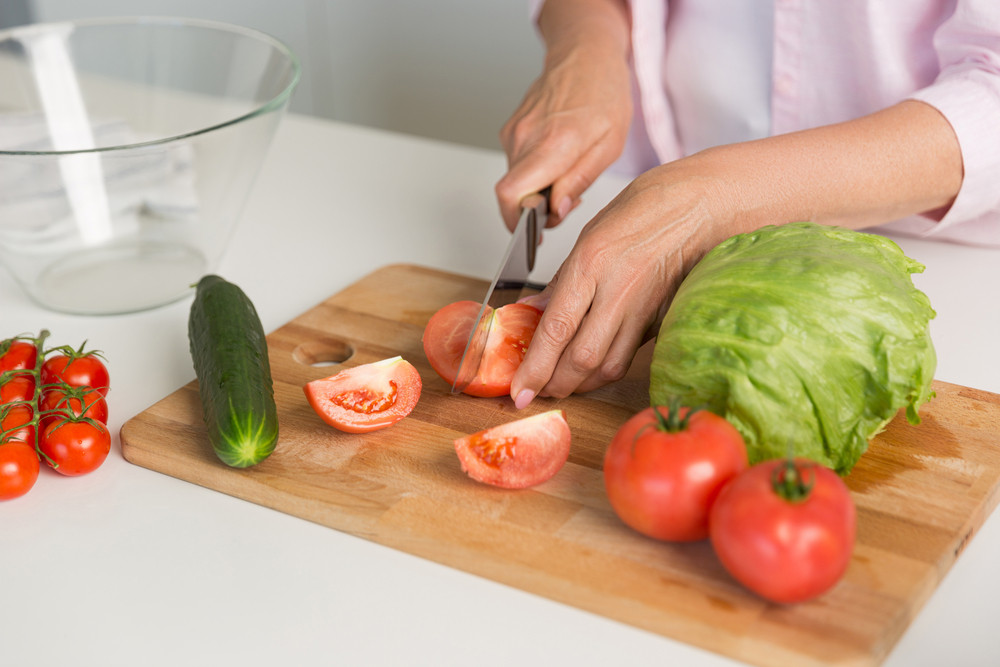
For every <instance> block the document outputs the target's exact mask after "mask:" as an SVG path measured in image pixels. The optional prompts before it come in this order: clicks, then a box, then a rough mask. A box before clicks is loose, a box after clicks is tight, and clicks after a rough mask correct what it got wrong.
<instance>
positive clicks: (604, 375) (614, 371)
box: [599, 359, 629, 382]
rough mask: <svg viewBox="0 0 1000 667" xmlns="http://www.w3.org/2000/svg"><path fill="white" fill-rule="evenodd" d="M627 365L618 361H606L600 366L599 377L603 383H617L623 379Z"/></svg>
mask: <svg viewBox="0 0 1000 667" xmlns="http://www.w3.org/2000/svg"><path fill="white" fill-rule="evenodd" d="M628 368H629V365H628V364H627V363H625V362H624V361H620V360H615V359H612V360H608V361H605V363H604V364H603V365H602V366H601V368H600V372H599V377H600V379H601V380H602V381H604V382H617V381H618V380H621V379H622V378H623V377H625V374H626V373H627V372H628Z"/></svg>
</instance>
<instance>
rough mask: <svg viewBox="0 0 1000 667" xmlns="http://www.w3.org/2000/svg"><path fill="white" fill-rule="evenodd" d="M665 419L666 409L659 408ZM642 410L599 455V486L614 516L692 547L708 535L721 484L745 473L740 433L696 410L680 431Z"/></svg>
mask: <svg viewBox="0 0 1000 667" xmlns="http://www.w3.org/2000/svg"><path fill="white" fill-rule="evenodd" d="M656 409H658V410H659V411H660V414H661V415H663V419H664V420H666V419H667V418H668V416H669V410H668V408H666V407H662V406H661V407H658V408H656ZM653 410H654V408H652V407H649V408H646V409H644V410H642V411H640V412H639V413H637V414H636V415H634V416H633V417H631V418H630V419H629V420H628V421H626V422H625V423H624V424H623V425H622V426H621V428H620V429H619V430H618V432H617V433H616V434H615V436H614V438H613V439H612V441H611V444H610V445H609V446H608V449H607V452H606V453H605V457H604V486H605V489H606V490H607V494H608V500H609V501H610V502H611V506H612V508H613V509H614V511H615V513H616V514H617V515H618V516H619V518H620V519H621V520H622V521H623V522H624V523H625V524H626V525H628V526H629V527H631V528H632V529H634V530H636V531H638V532H640V533H642V534H644V535H647V536H649V537H652V538H655V539H658V540H669V541H675V542H691V541H695V540H702V539H705V538H706V537H708V517H709V510H710V509H711V506H712V503H713V501H714V500H715V498H716V496H717V495H718V493H719V491H720V490H721V489H722V487H723V485H724V484H725V483H726V482H728V481H729V480H730V479H732V478H733V477H734V476H735V475H736V474H738V473H739V472H741V471H743V470H744V469H746V467H747V465H748V463H747V452H746V446H745V445H744V443H743V437H742V436H741V435H740V433H739V431H737V430H736V428H735V427H734V426H733V425H732V424H730V423H729V422H728V421H726V420H725V419H723V418H722V417H720V416H718V415H716V414H713V413H711V412H708V411H706V410H699V411H696V412H694V413H692V414H690V415H688V414H687V412H688V411H687V409H686V408H681V409H680V410H679V413H678V415H679V418H680V419H684V418H686V419H687V421H686V424H684V425H683V426H682V427H681V428H679V430H677V431H675V432H671V431H669V430H664V429H662V428H661V423H662V422H661V420H660V419H659V418H657V416H656V414H655V413H654V412H653Z"/></svg>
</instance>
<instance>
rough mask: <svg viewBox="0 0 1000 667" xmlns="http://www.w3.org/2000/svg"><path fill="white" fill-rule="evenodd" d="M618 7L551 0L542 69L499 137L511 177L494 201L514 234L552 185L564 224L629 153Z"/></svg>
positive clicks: (624, 32) (544, 16)
mask: <svg viewBox="0 0 1000 667" xmlns="http://www.w3.org/2000/svg"><path fill="white" fill-rule="evenodd" d="M625 11H626V10H625V9H624V8H623V7H621V6H620V2H618V1H617V0H590V1H589V2H588V1H584V2H579V1H577V2H564V1H560V0H548V1H547V2H546V3H545V6H544V8H543V9H542V13H541V15H540V16H539V29H540V30H541V31H542V34H543V37H544V38H545V42H546V58H545V67H544V70H543V72H542V74H541V76H540V77H539V78H538V80H536V81H535V82H534V83H533V84H532V85H531V87H530V88H529V89H528V92H527V93H526V95H525V97H524V100H523V101H522V102H521V105H520V106H519V107H518V108H517V110H516V111H515V112H514V114H513V115H512V116H511V118H510V120H508V121H507V123H505V124H504V126H503V129H502V130H501V132H500V140H501V143H502V145H503V149H504V151H505V152H506V154H507V164H508V171H507V173H506V174H505V175H504V176H503V178H501V179H500V181H499V182H498V183H497V185H496V195H497V200H498V202H499V204H500V210H501V214H502V215H503V219H504V222H505V223H506V225H507V226H508V228H510V229H513V228H514V226H515V225H516V224H517V219H518V216H519V214H520V209H521V201H522V200H523V199H524V197H526V196H527V195H529V194H531V193H533V192H538V191H539V190H541V189H542V188H544V187H546V186H548V185H551V186H552V194H551V207H552V210H551V212H550V215H549V222H548V225H549V226H550V227H551V226H554V225H557V224H559V223H560V222H561V221H562V220H563V219H564V218H565V217H566V215H567V214H568V213H569V212H570V211H571V210H572V209H573V208H575V207H576V205H577V204H578V203H579V201H580V197H581V195H582V194H583V192H584V191H585V190H586V189H587V188H588V187H590V185H591V184H592V183H593V182H594V180H596V179H597V177H598V176H600V175H601V173H603V172H604V170H605V169H607V168H608V166H610V165H611V163H612V162H614V161H615V160H616V159H617V158H618V156H619V155H621V152H622V149H623V148H624V146H625V139H626V136H627V135H628V128H629V123H630V122H631V119H632V93H631V80H630V71H629V65H628V59H627V58H628V55H627V54H628V40H629V28H628V18H627V14H626V13H625Z"/></svg>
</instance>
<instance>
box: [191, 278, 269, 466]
mask: <svg viewBox="0 0 1000 667" xmlns="http://www.w3.org/2000/svg"><path fill="white" fill-rule="evenodd" d="M188 339H189V341H190V343H191V359H192V360H193V361H194V370H195V373H196V374H197V376H198V393H199V394H200V395H201V406H202V414H203V415H204V418H205V426H207V427H208V438H209V440H210V441H211V443H212V448H213V449H214V450H215V453H216V455H217V456H218V457H219V459H220V460H221V461H222V462H223V463H225V464H226V465H228V466H231V467H234V468H246V467H248V466H252V465H256V464H258V463H260V462H261V461H263V460H264V459H266V458H267V457H268V456H270V454H271V452H273V451H274V446H275V444H277V442H278V410H277V407H276V406H275V403H274V386H273V383H272V381H271V366H270V364H269V362H268V358H267V341H266V339H265V338H264V329H263V327H262V326H261V323H260V318H259V317H258V316H257V310H256V309H255V308H254V306H253V303H251V301H250V299H249V298H248V297H247V295H246V294H244V293H243V290H241V289H240V288H239V287H237V286H236V285H234V284H233V283H230V282H227V281H226V280H224V279H222V278H220V277H219V276H214V275H207V276H204V277H203V278H202V279H201V280H200V281H198V285H197V290H196V292H195V297H194V303H192V304H191V315H190V317H189V318H188Z"/></svg>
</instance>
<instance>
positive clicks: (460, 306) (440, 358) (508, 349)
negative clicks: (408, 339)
mask: <svg viewBox="0 0 1000 667" xmlns="http://www.w3.org/2000/svg"><path fill="white" fill-rule="evenodd" d="M479 308H480V304H478V303H476V302H475V301H456V302H454V303H450V304H448V305H447V306H445V307H444V308H442V309H440V310H439V311H437V312H436V313H434V315H433V316H432V317H431V319H430V320H429V321H428V322H427V326H426V327H425V329H424V335H423V345H424V353H425V354H426V355H427V361H428V362H430V365H431V367H432V368H433V369H434V371H435V372H436V373H437V374H438V375H440V376H441V379H443V380H444V381H445V382H447V383H448V384H449V385H453V384H454V383H455V378H456V377H457V375H458V370H459V365H460V364H461V362H462V354H463V353H464V352H465V344H466V342H467V341H468V339H469V334H470V333H472V328H473V326H474V325H475V322H476V316H477V315H478V314H479ZM484 317H486V318H487V327H488V333H487V337H486V346H485V348H484V350H483V358H482V360H481V361H480V363H479V371H478V373H477V374H476V377H475V378H473V380H472V382H470V383H469V385H468V386H467V387H466V388H465V389H464V390H463V393H465V394H468V395H470V396H479V397H487V398H489V397H496V396H506V395H507V394H510V382H511V380H512V379H513V377H514V372H515V371H517V368H518V367H519V366H520V365H521V361H522V360H523V359H524V353H525V352H526V351H527V349H528V345H530V344H531V339H532V337H533V336H534V333H535V328H536V327H537V326H538V321H539V320H540V319H541V317H542V311H540V310H539V309H537V308H535V307H534V306H529V305H527V304H523V303H512V304H508V305H506V306H500V307H499V308H496V309H490V308H489V307H487V311H486V313H485V314H484Z"/></svg>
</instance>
